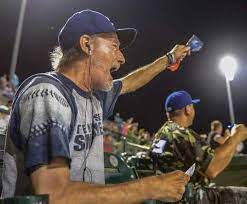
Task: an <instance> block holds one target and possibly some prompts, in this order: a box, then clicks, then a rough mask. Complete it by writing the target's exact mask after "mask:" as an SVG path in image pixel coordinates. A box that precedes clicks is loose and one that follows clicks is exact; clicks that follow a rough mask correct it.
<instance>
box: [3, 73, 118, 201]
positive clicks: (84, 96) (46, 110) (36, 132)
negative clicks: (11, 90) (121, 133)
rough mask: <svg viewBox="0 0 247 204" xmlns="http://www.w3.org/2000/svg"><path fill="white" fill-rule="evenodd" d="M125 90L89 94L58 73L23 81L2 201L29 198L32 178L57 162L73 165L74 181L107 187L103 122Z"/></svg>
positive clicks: (6, 159) (15, 107)
mask: <svg viewBox="0 0 247 204" xmlns="http://www.w3.org/2000/svg"><path fill="white" fill-rule="evenodd" d="M121 88H122V83H121V81H114V85H113V88H112V90H111V91H109V92H94V93H93V94H89V93H87V92H84V91H82V90H81V89H80V88H79V87H78V86H76V85H75V84H74V83H73V82H72V81H71V80H70V79H68V78H66V77H65V76H63V75H62V74H59V73H55V72H50V73H45V74H37V75H34V76H32V77H30V78H28V79H27V80H26V81H24V83H23V84H22V85H21V87H20V88H19V90H18V92H17V94H16V96H15V100H14V103H13V110H12V113H11V117H10V123H9V128H8V141H7V148H6V153H5V155H4V173H3V197H10V196H13V195H24V194H27V193H28V192H27V191H28V190H25V189H27V188H28V186H30V178H29V177H28V175H29V174H30V173H31V172H32V171H34V170H35V169H37V168H38V167H39V166H41V165H44V164H49V162H50V161H51V160H52V159H53V158H54V157H63V158H65V159H67V160H68V162H69V166H70V178H71V180H73V181H83V182H90V183H98V184H104V182H105V176H104V154H103V120H104V119H106V118H108V117H109V116H110V115H111V114H112V113H113V109H114V106H115V103H116V100H117V98H118V96H119V94H120V91H121ZM24 177H26V178H27V182H24V183H25V186H23V184H21V183H23V181H24ZM25 191H26V192H25Z"/></svg>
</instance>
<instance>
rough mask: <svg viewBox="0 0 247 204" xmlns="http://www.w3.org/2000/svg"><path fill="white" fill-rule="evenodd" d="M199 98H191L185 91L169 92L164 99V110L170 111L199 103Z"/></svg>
mask: <svg viewBox="0 0 247 204" xmlns="http://www.w3.org/2000/svg"><path fill="white" fill-rule="evenodd" d="M199 102H200V99H194V100H192V98H191V95H190V94H189V93H188V92H186V91H176V92H173V93H171V94H170V95H169V96H168V97H167V98H166V100H165V109H166V112H172V111H175V110H179V109H182V108H183V107H185V106H187V105H190V104H195V103H199Z"/></svg>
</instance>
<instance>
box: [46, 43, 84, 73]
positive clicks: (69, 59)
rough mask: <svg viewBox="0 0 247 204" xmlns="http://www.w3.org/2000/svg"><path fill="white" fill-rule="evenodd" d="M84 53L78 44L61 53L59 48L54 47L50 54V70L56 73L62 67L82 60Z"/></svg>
mask: <svg viewBox="0 0 247 204" xmlns="http://www.w3.org/2000/svg"><path fill="white" fill-rule="evenodd" d="M83 56H84V53H83V51H82V50H81V47H80V44H79V43H78V44H77V45H75V46H74V47H72V48H70V49H69V50H67V51H62V49H61V47H59V46H58V47H55V48H54V50H53V51H52V52H51V53H50V61H51V65H52V69H53V70H55V71H58V70H59V69H60V68H62V67H66V66H69V65H71V64H73V63H74V62H76V61H79V60H81V59H82V58H83Z"/></svg>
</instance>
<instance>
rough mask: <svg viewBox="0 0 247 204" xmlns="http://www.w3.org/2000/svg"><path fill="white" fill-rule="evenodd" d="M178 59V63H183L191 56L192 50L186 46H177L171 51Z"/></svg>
mask: <svg viewBox="0 0 247 204" xmlns="http://www.w3.org/2000/svg"><path fill="white" fill-rule="evenodd" d="M170 53H172V54H173V55H174V57H175V59H176V62H178V61H182V60H183V59H184V58H185V57H186V56H187V55H190V48H189V47H186V46H185V45H175V47H174V48H173V49H172V50H171V51H170Z"/></svg>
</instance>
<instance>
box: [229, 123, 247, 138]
mask: <svg viewBox="0 0 247 204" xmlns="http://www.w3.org/2000/svg"><path fill="white" fill-rule="evenodd" d="M231 135H232V136H234V137H237V138H239V139H240V142H242V141H244V140H246V139H247V128H246V126H245V125H244V124H238V125H234V126H233V128H232V130H231Z"/></svg>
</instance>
